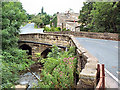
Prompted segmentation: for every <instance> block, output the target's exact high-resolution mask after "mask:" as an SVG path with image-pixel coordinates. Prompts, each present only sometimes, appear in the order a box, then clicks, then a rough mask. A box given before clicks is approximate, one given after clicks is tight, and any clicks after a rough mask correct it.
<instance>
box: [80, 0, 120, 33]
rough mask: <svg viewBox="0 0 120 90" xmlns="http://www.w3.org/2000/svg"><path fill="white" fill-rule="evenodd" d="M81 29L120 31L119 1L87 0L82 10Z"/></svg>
mask: <svg viewBox="0 0 120 90" xmlns="http://www.w3.org/2000/svg"><path fill="white" fill-rule="evenodd" d="M79 19H80V23H81V30H84V31H88V30H91V31H96V32H114V33H118V32H120V31H119V29H120V26H119V25H120V1H119V2H88V3H87V2H86V3H84V6H83V8H82V10H81V11H80V16H79Z"/></svg>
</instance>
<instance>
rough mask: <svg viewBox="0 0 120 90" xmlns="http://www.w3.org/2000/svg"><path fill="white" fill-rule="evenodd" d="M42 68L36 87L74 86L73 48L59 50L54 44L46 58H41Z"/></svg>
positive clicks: (74, 64)
mask: <svg viewBox="0 0 120 90" xmlns="http://www.w3.org/2000/svg"><path fill="white" fill-rule="evenodd" d="M41 63H44V67H43V68H44V69H43V70H42V72H41V74H40V76H41V79H42V82H39V85H38V86H37V87H40V88H72V87H74V75H73V73H74V72H75V71H76V63H77V59H76V58H75V48H73V47H70V49H69V51H68V52H66V51H64V52H62V51H61V52H60V51H59V49H58V47H56V46H54V48H52V52H50V53H49V54H48V58H47V59H42V60H41Z"/></svg>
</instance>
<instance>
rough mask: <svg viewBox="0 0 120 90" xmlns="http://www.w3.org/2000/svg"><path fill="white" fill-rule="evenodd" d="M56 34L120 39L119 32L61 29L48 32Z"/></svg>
mask: <svg viewBox="0 0 120 90" xmlns="http://www.w3.org/2000/svg"><path fill="white" fill-rule="evenodd" d="M46 33H54V34H69V35H74V36H75V37H88V38H95V39H107V40H117V41H118V40H120V38H119V34H115V33H96V32H81V31H80V32H74V31H61V32H46Z"/></svg>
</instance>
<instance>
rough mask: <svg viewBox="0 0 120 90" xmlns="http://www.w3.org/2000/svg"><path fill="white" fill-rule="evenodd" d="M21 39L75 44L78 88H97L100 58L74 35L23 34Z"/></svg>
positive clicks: (65, 44)
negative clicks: (92, 53)
mask: <svg viewBox="0 0 120 90" xmlns="http://www.w3.org/2000/svg"><path fill="white" fill-rule="evenodd" d="M20 40H24V41H25V40H26V41H36V42H42V43H49V44H56V45H61V46H68V45H69V46H74V47H75V48H76V54H77V59H78V64H77V71H78V73H79V81H78V83H77V87H78V88H95V87H96V81H97V80H96V79H97V78H96V76H97V64H98V60H97V59H96V58H95V57H94V56H92V55H91V54H90V53H89V52H88V51H87V50H86V49H85V48H83V47H82V46H81V45H80V44H79V43H78V42H77V41H76V39H75V38H74V36H72V35H65V34H51V33H37V34H21V35H20Z"/></svg>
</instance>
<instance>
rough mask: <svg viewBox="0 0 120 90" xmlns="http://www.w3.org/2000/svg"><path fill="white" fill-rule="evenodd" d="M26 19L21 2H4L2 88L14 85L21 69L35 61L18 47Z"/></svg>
mask: <svg viewBox="0 0 120 90" xmlns="http://www.w3.org/2000/svg"><path fill="white" fill-rule="evenodd" d="M26 21H27V15H26V13H25V10H24V9H23V8H22V4H21V3H20V2H3V3H2V65H1V66H2V67H1V68H2V84H1V86H2V88H10V87H11V86H12V85H14V84H15V81H16V80H17V79H19V71H21V70H25V68H27V67H29V66H30V65H31V64H32V63H34V62H33V61H31V60H29V59H27V58H28V56H27V55H26V52H25V51H22V50H20V49H18V43H17V42H18V36H19V28H20V26H21V25H22V24H23V22H26ZM0 74H1V72H0Z"/></svg>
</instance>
